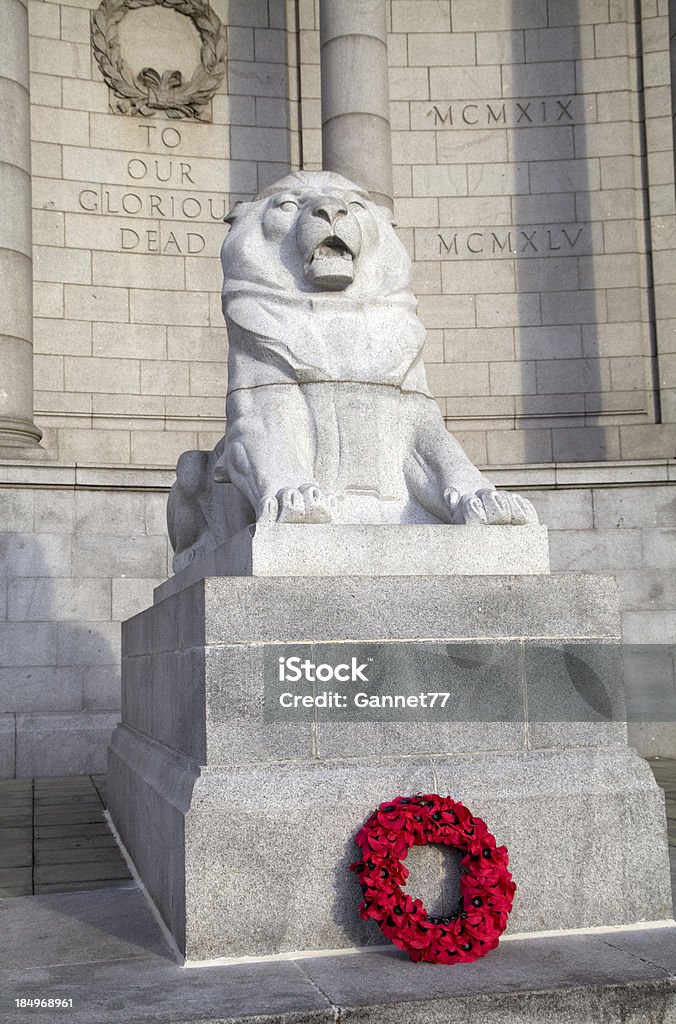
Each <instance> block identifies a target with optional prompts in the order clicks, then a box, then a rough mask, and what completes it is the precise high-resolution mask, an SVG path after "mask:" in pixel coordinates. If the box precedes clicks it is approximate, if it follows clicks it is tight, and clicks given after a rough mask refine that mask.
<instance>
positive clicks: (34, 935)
mask: <svg viewBox="0 0 676 1024" xmlns="http://www.w3.org/2000/svg"><path fill="white" fill-rule="evenodd" d="M0 934H2V935H11V936H12V942H11V943H9V944H7V945H6V946H5V947H4V949H3V956H2V967H3V969H5V970H17V971H21V970H27V969H29V968H37V967H40V968H43V967H51V966H55V965H63V964H69V963H75V964H81V963H94V962H101V961H106V960H122V959H125V960H127V959H130V958H134V957H144V958H147V957H162V958H166V957H167V956H169V952H168V949H167V946H166V943H165V941H164V939H163V938H162V934H161V932H160V929H159V927H158V925H157V924H156V922H155V920H154V918H153V916H152V914H151V913H150V911H149V910H148V905H147V904H146V902H145V900H144V898H143V896H142V895H141V893H140V892H139V890H138V888H136V887H129V888H112V889H111V888H108V889H105V890H100V891H97V892H84V893H76V894H71V893H60V894H58V895H57V894H53V895H49V896H30V897H24V898H21V899H12V900H0ZM0 987H1V986H0Z"/></svg>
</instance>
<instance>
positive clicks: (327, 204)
mask: <svg viewBox="0 0 676 1024" xmlns="http://www.w3.org/2000/svg"><path fill="white" fill-rule="evenodd" d="M312 215H313V216H314V217H320V218H321V219H322V220H325V221H327V223H328V224H330V225H331V227H332V228H333V226H334V224H335V223H336V221H337V220H338V218H339V217H346V216H347V206H345V204H344V203H341V202H340V200H339V199H329V198H324V199H320V201H319V202H318V203H315V205H314V207H313V209H312Z"/></svg>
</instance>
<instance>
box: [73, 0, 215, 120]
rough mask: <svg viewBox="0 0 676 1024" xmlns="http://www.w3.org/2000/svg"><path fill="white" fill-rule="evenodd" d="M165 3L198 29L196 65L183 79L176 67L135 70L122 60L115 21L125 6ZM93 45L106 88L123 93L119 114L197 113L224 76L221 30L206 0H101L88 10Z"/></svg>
mask: <svg viewBox="0 0 676 1024" xmlns="http://www.w3.org/2000/svg"><path fill="white" fill-rule="evenodd" d="M153 6H159V7H167V8H168V9H169V10H171V11H177V12H178V13H179V14H184V15H185V16H186V17H187V18H190V20H191V21H192V23H193V25H194V26H195V28H196V29H197V31H198V32H199V34H200V39H201V40H202V48H201V52H200V64H199V65H198V66H197V67H196V68H195V71H194V72H193V74H192V77H191V78H190V79H189V80H188V81H187V82H184V81H183V76H182V74H181V72H180V71H163V72H162V74H160V73H159V72H158V71H156V70H155V68H151V67H147V68H143V69H142V70H141V71H140V72H139V73H138V74H137V75H134V72H133V71H132V69H131V68H130V66H129V64H127V62H126V61H125V60H124V58H123V56H122V52H121V49H120V34H119V29H118V26H119V24H120V22H121V21H122V19H123V18H124V16H125V14H126V13H127V11H131V10H134V9H135V8H138V7H153ZM92 47H93V50H94V56H95V57H96V60H97V62H98V65H99V67H100V68H101V73H102V74H103V77H104V78H105V80H106V82H107V83H108V85H109V86H110V88H111V89H112V90H113V91H114V92H115V94H116V95H117V96H120V97H121V98H122V101H123V102H121V103H118V109H119V110H120V112H121V113H131V114H140V115H142V116H144V117H152V116H153V115H154V114H155V113H157V111H162V112H163V113H164V114H166V116H167V117H172V118H179V117H191V118H196V119H199V118H200V108H201V107H203V106H204V105H205V103H208V102H209V100H210V99H211V97H212V96H213V95H214V93H215V92H216V90H217V89H218V87H219V85H220V84H221V82H222V81H223V76H224V75H225V32H224V30H223V26H222V25H221V22H220V20H219V19H218V18H217V16H216V15H215V14H214V12H213V11H212V10H211V8H210V7H209V4H208V3H207V2H206V0H102V3H101V5H100V6H99V7H98V8H97V9H96V10H95V11H94V12H93V14H92Z"/></svg>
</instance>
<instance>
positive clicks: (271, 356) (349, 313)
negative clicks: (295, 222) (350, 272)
mask: <svg viewBox="0 0 676 1024" xmlns="http://www.w3.org/2000/svg"><path fill="white" fill-rule="evenodd" d="M284 191H293V192H294V193H295V194H296V195H299V196H300V198H301V201H302V199H303V198H304V197H307V196H308V195H309V194H317V193H319V194H320V195H321V194H326V195H338V196H345V195H349V194H352V195H354V194H355V193H356V194H357V195H358V196H359V197H360V198H361V199H362V200H363V212H362V211H360V212H359V222H360V226H361V231H362V247H361V251H360V253H359V256H358V259H357V260H356V267H355V277H354V281H353V282H352V284H350V285H349V286H348V287H347V288H346V289H345V290H344V291H340V292H335V291H334V292H325V291H319V290H317V289H316V288H313V287H312V286H311V285H309V284H308V283H307V282H306V281H305V279H304V276H303V265H302V258H301V256H300V254H299V252H298V248H297V246H296V244H295V239H294V237H293V231H292V230H290V231H289V233H288V235H286V236H285V237H284V238H283V239H279V238H270V237H269V236H268V235H266V231H265V217H266V208H267V207H268V206H269V204H271V203H272V202H273V201H274V198H275V196H277V195H279V193H281V192H284ZM228 220H229V221H230V223H231V225H232V226H231V229H230V232H229V234H228V236H227V237H226V239H225V242H224V243H223V247H222V250H221V262H222V265H223V279H224V280H223V293H222V301H223V313H224V315H225V319H226V322H227V325H228V336H229V342H230V355H229V388H228V391H229V392H232V391H233V390H238V389H241V388H250V387H257V386H261V385H264V384H282V383H315V382H322V381H341V380H352V381H363V382H367V383H377V384H389V385H394V386H397V387H401V388H402V389H403V390H408V391H410V390H413V391H420V392H422V393H424V394H429V392H428V390H427V386H426V383H425V379H424V372H423V370H422V361H421V356H420V353H421V349H422V345H423V341H424V337H425V332H424V328H423V327H422V324H421V323H420V321H419V320H418V318H417V316H416V314H415V310H416V305H417V303H416V299H415V296H414V295H413V292H412V290H411V277H410V275H411V263H410V259H409V257H408V254H407V252H406V250H405V249H404V247H403V245H402V243H401V242H400V240H399V238H398V237H397V235H396V232H395V231H394V227H393V224H392V220H391V214H390V211H389V210H387V209H385V208H384V207H381V206H378V205H376V204H375V203H373V202H372V201H371V200H370V199H368V196H367V195H366V193H364V192H362V191H361V190H358V189H356V188H355V186H354V185H353V184H352V183H351V182H348V181H347V180H346V179H344V178H342V177H340V176H339V175H337V174H333V173H331V172H321V173H319V172H311V173H309V174H307V173H304V172H302V171H300V172H296V173H295V174H291V175H288V176H287V177H286V178H283V179H281V180H280V181H279V182H277V183H276V184H275V185H273V186H271V187H270V188H269V189H267V190H266V191H265V192H263V193H262V194H261V195H260V196H258V197H257V198H256V199H255V200H253V202H249V203H239V204H238V205H237V206H236V207H235V210H234V211H233V213H232V214H231V215H230V217H229V218H228Z"/></svg>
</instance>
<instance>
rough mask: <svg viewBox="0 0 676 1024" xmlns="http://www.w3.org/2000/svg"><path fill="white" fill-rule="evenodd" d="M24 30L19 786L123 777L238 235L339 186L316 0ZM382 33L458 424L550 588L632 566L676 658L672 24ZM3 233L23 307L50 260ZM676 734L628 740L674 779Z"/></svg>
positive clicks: (76, 15) (10, 664) (17, 453)
mask: <svg viewBox="0 0 676 1024" xmlns="http://www.w3.org/2000/svg"><path fill="white" fill-rule="evenodd" d="M24 7H25V3H24V0H8V4H7V5H6V7H5V10H4V12H3V14H2V16H1V17H2V18H5V19H6V21H7V25H6V26H5V29H6V31H5V37H6V38H7V39H8V40H9V45H8V47H7V52H6V53H5V55H4V56H3V57H0V65H2V64H3V62H4V64H5V70H4V71H3V70H2V67H0V76H1V77H2V78H3V79H4V80H6V81H7V82H8V81H9V80H10V79H11V80H12V84H11V89H10V87H9V85H7V86H6V88H7V89H10V91H9V92H8V93H7V96H9V99H10V100H11V98H12V96H14V94H16V97H18V98H17V100H16V103H15V106H14V107H12V108H11V109H10V104H9V100H8V101H7V102H5V103H4V104H3V107H0V110H3V109H4V113H1V114H0V117H2V119H3V120H4V122H5V125H4V131H5V140H6V142H5V149H6V153H5V156H4V157H0V160H2V161H3V163H1V164H0V166H5V167H7V166H9V165H10V164H11V165H12V168H14V166H16V167H17V168H19V169H18V170H17V171H16V172H15V171H14V170H13V169H12V171H11V174H15V175H16V176H18V177H17V180H19V177H20V175H24V176H25V175H26V173H27V171H28V169H29V165H28V162H27V152H28V149H27V144H28V138H29V136H28V134H27V133H28V131H30V141H31V148H30V152H31V162H30V174H31V185H32V256H33V259H32V280H33V285H32V301H33V318H32V338H33V375H34V376H33V385H32V394H33V416H34V423H35V425H36V426H37V427H38V428H39V429H40V430H41V431H42V441H41V445H40V447H39V448H38V447H36V446H33V447H31V446H30V445H27V446H26V447H21V446H18V447H14V448H10V447H4V448H2V455H3V459H2V461H1V462H0V486H1V487H2V491H1V493H0V499H1V500H0V531H2V532H1V533H0V552H1V556H2V560H3V561H4V562H5V565H6V567H7V568H6V572H7V577H6V584H5V585H4V586H3V588H2V589H0V616H1V617H2V619H1V621H0V666H1V667H0V775H5V776H12V775H14V774H17V775H21V776H25V775H32V774H37V775H41V774H43V775H50V774H75V773H79V772H86V771H102V770H104V767H105V753H106V744H107V740H108V737H109V735H110V732H111V729H112V728H113V725H114V723H115V722H116V720H117V718H118V713H119V700H120V696H119V657H120V655H119V623H120V621H122V620H124V619H125V618H127V617H128V616H130V615H132V614H134V613H135V612H136V611H138V610H140V609H141V608H143V607H145V606H146V605H147V604H149V603H150V601H151V596H152V589H153V587H154V586H156V585H157V584H159V583H160V582H162V580H163V579H165V578H166V576H167V575H168V573H169V571H170V554H171V551H170V548H169V545H168V540H167V537H166V525H165V520H164V507H165V504H166V495H167V493H168V488H169V486H170V484H171V482H172V481H173V479H174V466H175V462H176V459H177V458H178V456H179V455H180V454H181V452H183V451H184V450H186V449H189V448H204V449H206V448H211V447H212V446H213V445H214V444H215V442H216V441H217V440H218V438H219V437H220V436H221V435H222V433H223V418H224V397H225V393H226V389H227V365H226V364H227V335H226V330H225V326H224V323H223V316H222V312H221V298H220V289H221V283H222V275H221V268H220V264H219V260H218V253H219V248H220V245H221V242H222V240H223V237H224V236H225V233H226V231H227V226H226V225H225V224H224V223H223V218H224V217H225V216H226V214H227V213H228V211H229V210H230V209H231V207H232V206H233V205H234V204H235V203H236V202H237V201H238V200H240V199H247V198H251V197H252V196H253V195H255V194H256V193H257V192H258V191H259V190H260V189H262V188H264V187H266V186H267V185H269V184H270V183H272V182H273V181H275V180H276V179H278V178H280V177H282V176H283V175H284V174H285V173H287V172H288V170H290V169H296V168H298V167H304V168H308V169H316V168H320V167H321V127H322V120H321V111H320V39H319V4H318V3H317V4H315V3H314V0H286V2H285V0H210V4H209V8H208V10H209V13H208V15H204V11H203V7H204V5H203V4H201V3H197V2H196V0H195V2H191V0H185V2H181V0H177V2H176V3H174V4H173V5H172V7H173V9H169V8H167V7H161V6H158V5H156V4H153V3H150V4H147V5H146V6H135V4H134V3H131V2H127V0H107V3H106V4H100V3H99V0H56V2H52V0H29V3H28V17H29V27H30V38H29V40H27V39H26V37H25V34H24V29H23V27H22V26H23V24H24V20H25V13H24ZM386 9H387V17H388V29H389V36H388V54H389V76H390V121H391V127H392V152H393V182H394V217H395V221H396V224H397V228H398V232H399V235H400V237H401V239H402V240H403V242H404V244H405V245H406V246H407V248H408V250H409V253H410V255H411V257H412V259H413V260H414V291H415V292H416V294H417V295H418V297H419V314H420V316H421V319H422V320H423V322H424V324H425V326H426V328H427V330H428V337H427V342H426V349H425V356H426V366H427V375H428V379H429V381H430V385H431V387H432V389H433V391H434V394H435V396H436V398H437V400H438V402H439V405H440V408H441V411H442V413H443V415H444V417H445V421H446V424H447V426H448V428H449V429H450V430H452V431H453V432H454V434H455V435H456V436H457V437H458V438H459V440H460V441H461V443H462V444H463V445H464V447H465V448H466V450H467V452H468V454H469V456H470V458H471V459H472V460H473V461H475V462H476V463H478V464H479V465H480V466H481V467H482V469H486V470H487V471H488V473H489V475H490V477H491V479H492V480H493V481H494V482H495V483H496V484H498V485H505V486H509V487H511V488H513V489H519V490H521V491H525V492H526V493H527V495H528V497H529V498H531V500H532V501H533V503H534V504H535V505H536V507H537V509H538V511H539V513H540V518H541V520H542V521H543V522H544V523H546V524H547V525H548V526H549V527H550V541H551V560H552V570H553V571H555V572H568V571H608V572H615V573H616V574H617V575H618V580H619V583H620V598H621V605H622V609H623V613H622V614H623V629H624V636H625V639H626V640H627V641H628V642H646V641H649V642H657V643H660V642H664V643H666V642H674V641H675V640H676V583H675V582H674V567H675V566H676V543H675V541H676V491H675V490H674V485H673V481H674V479H675V473H676V468H675V467H676V463H675V461H674V459H675V456H676V399H675V395H676V389H675V387H674V385H675V382H676V338H675V333H674V325H675V324H676V289H675V287H674V276H675V275H676V261H675V260H674V252H673V249H674V245H675V236H674V226H675V216H674V215H675V202H676V199H675V196H676V193H675V190H674V135H673V124H672V98H671V96H672V93H671V82H672V70H671V65H670V48H669V46H670V44H669V40H670V26H669V12H668V4H667V3H666V0H659V2H658V0H640V2H637V3H634V2H633V0H631V2H630V0H580V2H574V0H572V2H571V0H450V2H449V0H391V2H388V3H387V4H386ZM186 12H187V13H186ZM671 27H672V32H673V27H674V26H673V25H672V26H671ZM119 54H121V55H122V56H123V58H124V61H125V62H126V65H127V66H128V67H129V68H131V69H132V71H133V76H132V78H131V79H129V80H127V79H125V77H124V75H121V73H120V71H119V67H120V66H119V64H116V56H117V55H119ZM24 58H25V59H26V62H27V60H28V58H30V78H29V79H28V77H27V76H24V79H25V80H23V79H22V74H23V72H22V70H21V69H22V67H23V64H22V60H23V59H24ZM13 69H14V70H13ZM16 69H18V70H16ZM116 69H117V70H116ZM350 73H351V70H350V68H349V66H346V67H345V76H346V79H347V78H349V76H350ZM196 74H197V75H198V78H197V79H195V75H196ZM172 75H173V76H174V77H173V78H172ZM176 75H178V76H179V77H178V78H177V77H175V76H176ZM191 82H192V83H193V85H192V86H191V85H190V83H191ZM28 86H30V127H29V124H28V119H27V117H26V116H25V115H23V114H21V111H22V110H23V109H24V108H23V107H22V106H21V104H22V103H24V105H25V101H26V97H27V92H26V89H27V87H28ZM336 88H337V89H338V91H339V89H340V83H338V85H337V87H336ZM12 89H13V90H14V92H13V93H12V91H11V90H12ZM172 103H173V104H174V105H173V106H172ZM149 104H150V105H149ZM152 104H156V105H155V106H153V105H152ZM158 104H159V105H158ZM191 104H192V106H191ZM26 110H27V106H26ZM17 111H18V113H16V112H17ZM22 140H24V141H25V146H24V142H22ZM11 146H14V150H16V153H18V154H19V155H18V156H16V155H14V156H11V158H10V156H8V155H7V153H8V152H9V148H10V147H11ZM22 147H23V148H22ZM24 149H25V155H22V154H24ZM14 150H12V152H14ZM11 174H10V172H9V171H8V172H7V173H6V174H5V178H6V180H7V182H8V184H7V186H6V189H5V193H6V196H7V195H9V196H10V200H11V202H12V209H13V210H14V212H15V214H16V211H17V210H19V209H20V208H21V204H22V203H24V204H25V199H22V195H23V196H25V195H26V193H25V191H24V192H23V193H21V191H20V189H19V186H18V185H17V187H16V189H15V190H14V191H12V189H14V185H13V184H12V182H13V181H14V178H12V176H11ZM21 180H23V179H21ZM17 190H18V191H17ZM12 197H14V198H13V199H12ZM21 215H22V216H23V218H24V221H25V222H26V224H28V227H26V225H25V224H24V229H23V230H24V234H23V236H22V237H23V238H24V239H26V238H28V241H30V234H28V235H26V230H28V231H29V230H30V222H28V219H27V211H26V210H23V212H22V214H21ZM4 230H5V236H4V238H5V240H4V241H3V238H2V237H1V236H0V245H5V246H6V248H7V250H9V251H12V252H15V251H17V250H18V251H20V252H21V253H22V254H23V255H22V257H21V258H22V263H21V267H22V273H24V277H23V278H22V280H23V281H24V285H25V287H27V288H29V286H30V282H29V279H28V278H27V277H26V276H25V273H26V271H27V267H28V266H29V264H28V257H29V255H30V247H27V245H26V244H25V242H24V243H18V242H15V241H13V240H12V237H11V233H9V234H8V229H7V228H5V229H4ZM22 246H23V248H22ZM26 282H28V284H26ZM26 302H28V303H30V298H27V299H26ZM27 308H29V306H28V307H27ZM24 320H25V317H24ZM22 330H24V328H22ZM3 332H4V334H5V335H6V336H7V338H10V339H11V338H14V336H16V335H19V336H20V337H21V338H22V339H23V343H24V348H22V349H21V351H22V352H24V355H23V356H21V358H20V359H19V362H17V364H16V367H18V368H16V367H15V366H14V363H13V364H12V367H13V368H12V370H11V372H10V374H9V378H8V381H9V383H8V392H9V393H10V397H11V394H12V392H13V389H14V391H15V392H16V393H21V394H22V395H25V394H28V393H29V392H30V386H29V379H28V378H29V375H30V368H29V367H27V364H26V359H25V344H26V343H27V341H28V339H27V338H25V337H24V335H25V334H26V333H29V328H26V329H25V330H24V334H21V333H20V331H19V329H18V328H15V327H12V326H11V324H10V326H9V327H5V328H3ZM3 344H7V345H9V342H3ZM7 351H9V348H7ZM24 404H25V399H24ZM0 412H1V410H0ZM0 418H1V417H0ZM24 418H25V417H24ZM0 426H1V423H0ZM671 733H673V728H672V727H670V726H669V725H667V726H663V727H662V728H661V729H660V728H657V727H648V726H645V727H641V728H640V729H636V728H635V735H634V739H635V741H636V742H637V743H639V744H640V746H641V749H642V750H644V751H645V752H646V753H649V752H654V751H660V752H662V753H670V752H671V753H672V754H673V753H674V749H673V737H671V736H670V734H671ZM670 744H671V746H670Z"/></svg>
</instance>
